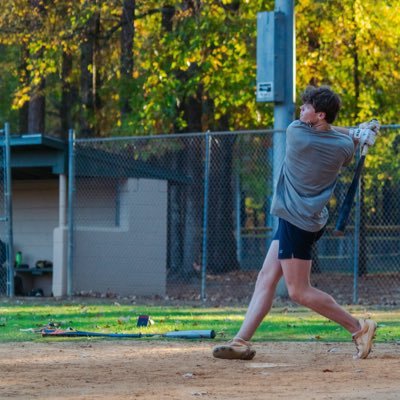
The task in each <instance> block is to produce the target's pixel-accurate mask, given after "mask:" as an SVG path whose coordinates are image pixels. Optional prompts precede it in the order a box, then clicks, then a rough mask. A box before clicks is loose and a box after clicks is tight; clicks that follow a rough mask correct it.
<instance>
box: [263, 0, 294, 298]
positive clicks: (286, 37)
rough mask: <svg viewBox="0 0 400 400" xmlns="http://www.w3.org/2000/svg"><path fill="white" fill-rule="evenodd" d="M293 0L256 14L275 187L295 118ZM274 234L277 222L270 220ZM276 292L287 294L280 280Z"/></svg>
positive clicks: (276, 220) (273, 219)
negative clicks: (268, 105) (269, 114)
mask: <svg viewBox="0 0 400 400" xmlns="http://www.w3.org/2000/svg"><path fill="white" fill-rule="evenodd" d="M295 53H296V51H295V23H294V0H276V1H275V10H274V11H273V12H260V13H258V15H257V93H256V95H257V101H261V102H273V103H274V133H273V151H272V154H273V155H272V171H273V173H272V182H273V187H274V188H275V187H276V184H277V182H278V178H279V173H280V170H281V167H282V162H283V160H284V157H285V148H286V135H285V132H286V128H287V127H288V125H289V124H290V123H291V122H292V121H293V120H294V118H295V93H296V90H295V84H296V73H295V71H296V57H295ZM271 225H272V228H273V231H276V229H277V227H278V219H277V218H275V217H274V218H271ZM277 293H278V294H279V295H287V288H286V286H285V284H284V281H283V280H282V279H281V281H280V283H279V285H278V288H277Z"/></svg>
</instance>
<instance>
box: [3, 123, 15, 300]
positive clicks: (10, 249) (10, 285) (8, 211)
mask: <svg viewBox="0 0 400 400" xmlns="http://www.w3.org/2000/svg"><path fill="white" fill-rule="evenodd" d="M4 136H5V149H4V150H5V169H6V170H5V175H4V177H5V185H4V188H5V217H6V221H7V233H6V235H7V243H6V255H7V295H8V297H14V294H15V291H14V241H13V220H12V184H11V142H10V125H9V124H8V123H5V124H4Z"/></svg>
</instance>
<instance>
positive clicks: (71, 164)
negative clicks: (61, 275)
mask: <svg viewBox="0 0 400 400" xmlns="http://www.w3.org/2000/svg"><path fill="white" fill-rule="evenodd" d="M74 157H75V131H74V130H73V129H70V130H69V131H68V247H67V295H68V296H72V294H73V285H72V280H73V254H74V235H73V233H74V217H73V210H74V207H73V200H74V192H75V158H74Z"/></svg>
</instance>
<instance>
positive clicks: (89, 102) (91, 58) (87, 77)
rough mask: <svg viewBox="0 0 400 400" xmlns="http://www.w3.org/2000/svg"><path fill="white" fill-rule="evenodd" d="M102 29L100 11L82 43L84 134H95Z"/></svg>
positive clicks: (91, 22) (82, 120)
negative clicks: (99, 48)
mask: <svg viewBox="0 0 400 400" xmlns="http://www.w3.org/2000/svg"><path fill="white" fill-rule="evenodd" d="M99 30H100V16H99V13H98V12H96V13H94V14H93V15H92V16H91V17H90V18H89V20H88V22H87V25H86V31H85V37H84V39H83V41H82V44H81V79H80V89H81V105H82V106H81V113H80V114H81V115H80V129H81V133H82V135H84V136H95V134H96V126H95V117H96V104H97V99H96V97H97V86H96V85H97V81H98V77H97V65H96V58H95V56H96V50H97V37H98V33H99Z"/></svg>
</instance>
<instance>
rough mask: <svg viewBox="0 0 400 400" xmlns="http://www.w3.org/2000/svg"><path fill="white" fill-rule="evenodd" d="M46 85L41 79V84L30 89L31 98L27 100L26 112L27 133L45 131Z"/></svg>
mask: <svg viewBox="0 0 400 400" xmlns="http://www.w3.org/2000/svg"><path fill="white" fill-rule="evenodd" d="M45 86H46V83H45V79H44V78H42V79H41V82H40V83H39V84H38V85H36V86H34V87H33V88H32V89H31V98H30V100H29V111H28V132H29V133H44V131H45V115H46V98H45V96H44V89H45Z"/></svg>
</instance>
